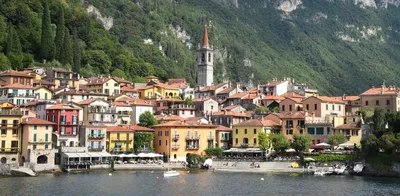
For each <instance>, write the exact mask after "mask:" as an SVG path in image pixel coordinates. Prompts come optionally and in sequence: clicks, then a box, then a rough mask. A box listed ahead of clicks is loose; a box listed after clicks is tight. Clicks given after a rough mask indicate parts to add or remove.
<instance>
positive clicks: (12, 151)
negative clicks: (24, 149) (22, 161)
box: [0, 110, 23, 163]
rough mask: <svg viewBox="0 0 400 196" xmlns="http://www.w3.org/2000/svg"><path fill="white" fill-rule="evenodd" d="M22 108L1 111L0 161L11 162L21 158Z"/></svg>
mask: <svg viewBox="0 0 400 196" xmlns="http://www.w3.org/2000/svg"><path fill="white" fill-rule="evenodd" d="M22 115H23V114H22V112H21V111H20V110H8V111H2V112H0V121H1V134H0V140H1V141H0V162H1V163H11V162H16V161H18V160H19V159H18V158H19V154H20V153H21V142H20V135H21V131H20V122H21V118H22Z"/></svg>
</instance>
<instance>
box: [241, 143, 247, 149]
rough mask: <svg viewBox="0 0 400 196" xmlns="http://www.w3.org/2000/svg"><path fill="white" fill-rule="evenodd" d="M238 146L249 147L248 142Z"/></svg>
mask: <svg viewBox="0 0 400 196" xmlns="http://www.w3.org/2000/svg"><path fill="white" fill-rule="evenodd" d="M240 147H242V148H247V147H249V144H248V143H243V144H240Z"/></svg>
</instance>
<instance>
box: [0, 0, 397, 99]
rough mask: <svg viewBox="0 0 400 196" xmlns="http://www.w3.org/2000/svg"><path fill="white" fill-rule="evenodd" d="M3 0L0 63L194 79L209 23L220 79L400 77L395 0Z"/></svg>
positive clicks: (351, 88) (339, 90)
mask: <svg viewBox="0 0 400 196" xmlns="http://www.w3.org/2000/svg"><path fill="white" fill-rule="evenodd" d="M0 3H1V6H0V51H1V52H0V69H1V70H4V69H8V68H13V69H22V68H23V67H26V66H64V67H70V68H72V69H74V70H75V71H78V72H79V73H80V74H82V75H84V76H88V75H95V74H99V73H104V74H108V73H110V74H113V75H117V76H122V77H125V78H127V79H130V80H133V81H135V82H138V81H143V79H144V77H146V76H148V75H156V76H158V77H160V78H161V79H163V80H165V79H167V78H172V77H184V78H186V79H187V80H188V81H189V82H190V83H191V84H195V77H196V50H197V49H198V46H199V43H200V42H201V38H202V33H203V28H204V25H208V26H209V35H210V43H211V44H212V46H213V48H214V50H215V63H214V65H215V69H214V70H215V73H214V74H215V77H214V78H215V79H216V81H215V82H221V81H223V80H230V81H232V82H235V81H240V82H242V83H245V84H252V85H257V84H258V83H264V82H267V81H268V80H271V79H272V78H273V77H277V78H283V77H292V78H296V80H297V81H299V82H306V83H307V84H309V85H310V86H311V87H315V88H318V89H319V90H320V91H321V92H322V93H326V94H343V93H346V94H353V93H360V92H361V91H363V90H365V88H368V87H369V86H372V85H375V86H377V85H379V84H381V83H382V82H386V83H390V84H398V81H399V79H400V69H398V67H399V66H398V65H399V63H400V55H399V52H398V51H399V50H398V49H399V46H400V45H399V43H400V33H399V32H400V22H399V20H398V19H399V18H400V8H398V7H397V6H399V4H400V2H398V1H397V0H391V1H383V0H376V1H373V0H368V1H363V0H358V1H357V0H345V1H343V0H318V1H315V0H303V1H301V0H201V1H200V0H113V1H109V0H86V1H83V0H82V1H79V0H51V1H47V2H46V1H45V0H25V1H22V0H0ZM88 8H89V9H88ZM89 12H90V13H89Z"/></svg>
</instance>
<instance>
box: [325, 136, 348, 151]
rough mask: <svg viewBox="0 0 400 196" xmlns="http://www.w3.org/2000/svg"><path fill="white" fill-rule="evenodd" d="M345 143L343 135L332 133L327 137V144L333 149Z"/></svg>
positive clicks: (345, 139)
mask: <svg viewBox="0 0 400 196" xmlns="http://www.w3.org/2000/svg"><path fill="white" fill-rule="evenodd" d="M345 142H347V138H346V136H345V135H344V134H343V133H334V134H330V135H329V136H328V144H330V145H331V146H332V148H333V147H335V146H338V145H339V144H343V143H345Z"/></svg>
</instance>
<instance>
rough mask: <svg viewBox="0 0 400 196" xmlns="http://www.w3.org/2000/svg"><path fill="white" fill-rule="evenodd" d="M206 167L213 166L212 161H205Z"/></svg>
mask: <svg viewBox="0 0 400 196" xmlns="http://www.w3.org/2000/svg"><path fill="white" fill-rule="evenodd" d="M203 165H204V166H212V159H207V160H206V161H204V164H203Z"/></svg>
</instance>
